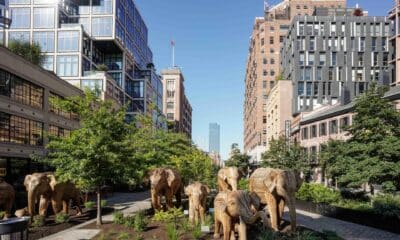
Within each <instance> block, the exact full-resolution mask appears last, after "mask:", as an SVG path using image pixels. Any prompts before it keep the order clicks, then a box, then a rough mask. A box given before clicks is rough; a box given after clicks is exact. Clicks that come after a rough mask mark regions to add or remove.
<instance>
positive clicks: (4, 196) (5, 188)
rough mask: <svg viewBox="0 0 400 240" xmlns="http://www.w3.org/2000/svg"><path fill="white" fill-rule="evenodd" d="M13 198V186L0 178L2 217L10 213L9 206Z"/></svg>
mask: <svg viewBox="0 0 400 240" xmlns="http://www.w3.org/2000/svg"><path fill="white" fill-rule="evenodd" d="M14 200H15V191H14V188H13V187H12V186H11V185H10V184H8V183H6V182H5V181H4V180H3V179H1V178H0V207H1V208H0V209H2V210H4V211H5V215H4V218H8V217H10V215H11V208H12V206H13V204H14Z"/></svg>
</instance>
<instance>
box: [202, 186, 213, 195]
mask: <svg viewBox="0 0 400 240" xmlns="http://www.w3.org/2000/svg"><path fill="white" fill-rule="evenodd" d="M203 187H204V190H205V192H206V193H207V194H210V192H211V189H210V188H209V187H208V186H207V185H204V186H203Z"/></svg>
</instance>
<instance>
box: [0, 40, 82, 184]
mask: <svg viewBox="0 0 400 240" xmlns="http://www.w3.org/2000/svg"><path fill="white" fill-rule="evenodd" d="M0 59H1V61H0V176H1V177H4V178H5V180H6V181H7V182H9V183H14V186H17V185H18V186H23V185H22V184H23V180H24V179H23V178H24V176H25V175H26V174H28V173H31V172H32V171H43V169H40V165H38V164H37V163H35V162H33V161H31V155H32V154H34V155H39V156H43V155H45V153H46V149H45V147H44V146H45V144H46V142H47V139H46V137H45V132H47V133H49V134H52V135H56V136H65V135H68V134H69V133H70V131H71V130H73V129H76V128H78V127H79V121H78V120H77V118H76V116H74V115H72V114H71V113H68V112H64V111H61V110H60V109H58V108H56V107H55V106H53V105H52V104H51V103H50V101H49V98H50V97H60V98H65V97H69V96H78V95H83V91H81V90H80V89H79V88H77V87H75V86H73V85H71V84H69V83H67V82H66V81H64V80H62V79H60V78H59V77H57V76H56V75H55V74H53V73H50V72H48V71H46V70H44V69H42V68H41V67H39V66H36V65H34V64H32V63H30V62H29V61H27V60H25V59H24V58H22V57H20V56H18V55H16V54H14V53H12V52H11V51H10V50H8V49H7V48H4V47H0ZM15 183H18V184H15Z"/></svg>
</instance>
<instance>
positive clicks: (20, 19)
mask: <svg viewBox="0 0 400 240" xmlns="http://www.w3.org/2000/svg"><path fill="white" fill-rule="evenodd" d="M11 21H12V24H11V28H30V27H31V9H30V8H11Z"/></svg>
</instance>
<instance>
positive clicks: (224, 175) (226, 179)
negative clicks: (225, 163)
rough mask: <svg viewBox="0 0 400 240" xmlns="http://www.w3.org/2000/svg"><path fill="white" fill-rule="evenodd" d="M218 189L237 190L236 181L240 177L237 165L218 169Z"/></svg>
mask: <svg viewBox="0 0 400 240" xmlns="http://www.w3.org/2000/svg"><path fill="white" fill-rule="evenodd" d="M217 178H218V190H219V191H220V192H222V191H236V190H238V181H239V178H240V174H239V169H238V168H237V167H225V168H221V169H220V170H219V171H218V176H217Z"/></svg>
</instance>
